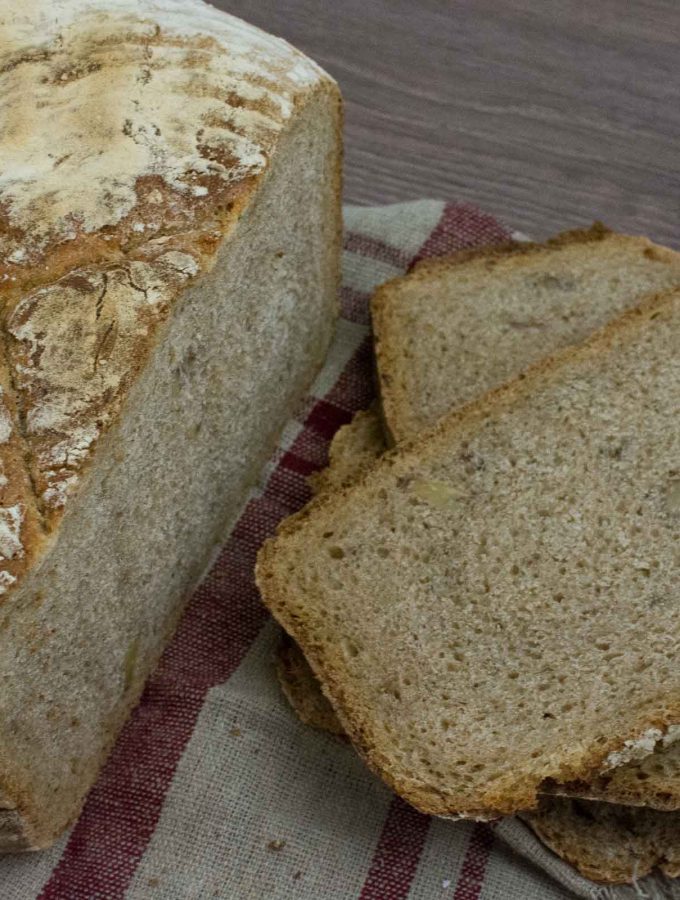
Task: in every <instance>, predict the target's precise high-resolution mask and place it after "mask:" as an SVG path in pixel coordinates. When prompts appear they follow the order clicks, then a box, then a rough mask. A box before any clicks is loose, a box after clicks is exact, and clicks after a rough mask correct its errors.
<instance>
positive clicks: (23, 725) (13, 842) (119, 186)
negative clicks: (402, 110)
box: [0, 0, 341, 850]
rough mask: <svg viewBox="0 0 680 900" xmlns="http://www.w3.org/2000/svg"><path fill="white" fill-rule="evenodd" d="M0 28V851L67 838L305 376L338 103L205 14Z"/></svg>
mask: <svg viewBox="0 0 680 900" xmlns="http://www.w3.org/2000/svg"><path fill="white" fill-rule="evenodd" d="M6 7H7V8H3V13H2V17H1V18H2V31H3V42H2V45H1V47H0V98H1V101H2V109H3V128H2V132H1V133H0V156H1V157H2V160H3V164H2V168H1V171H0V295H1V297H2V320H1V322H0V328H1V329H2V340H0V388H1V389H2V395H1V397H0V401H1V404H2V405H1V408H0V461H1V462H2V466H3V471H2V473H0V592H3V594H4V596H3V606H2V609H1V610H0V678H1V680H2V684H3V690H2V698H1V700H0V735H1V737H0V806H1V807H2V810H1V811H0V850H15V849H21V848H27V847H31V848H32V847H40V846H44V845H46V844H48V843H49V842H50V841H51V840H52V839H53V838H54V837H56V836H57V835H58V834H59V833H60V832H61V831H62V829H64V828H65V827H66V826H67V825H68V824H69V823H70V822H72V821H73V820H74V818H75V817H76V815H77V814H78V811H79V809H80V807H81V805H82V802H83V799H84V796H85V794H86V791H87V790H88V788H89V787H90V785H91V784H92V782H93V781H94V779H95V777H96V776H97V773H98V771H99V768H100V766H101V764H102V763H103V761H104V759H105V758H106V755H107V753H108V751H109V749H110V748H111V746H112V743H113V741H114V739H115V737H116V735H117V733H118V731H119V729H120V728H121V726H122V724H123V722H124V721H125V718H126V716H127V715H128V713H129V711H130V709H131V708H132V707H133V706H134V705H135V704H136V702H137V700H138V698H139V696H140V693H141V690H142V687H143V684H144V681H145V679H146V678H147V676H148V674H149V672H150V671H151V669H152V668H153V666H154V665H155V663H156V662H157V660H158V658H159V655H160V653H161V652H162V650H163V647H164V646H165V643H166V642H167V640H168V638H169V637H170V635H171V634H172V631H173V629H174V627H175V625H176V623H177V621H178V618H179V616H180V614H181V611H182V609H183V606H184V604H185V601H186V599H187V597H188V596H189V595H190V592H191V589H192V587H193V586H194V585H195V583H196V581H197V579H198V578H199V577H200V576H201V575H202V573H203V572H204V571H205V568H206V566H207V565H208V564H209V563H210V561H211V560H212V559H213V558H214V555H215V553H216V551H217V549H218V547H219V546H220V544H221V543H222V541H223V540H224V538H225V537H226V534H227V532H228V529H229V527H230V526H231V525H232V524H233V523H234V522H235V520H236V517H237V516H238V514H239V511H240V509H241V508H242V506H243V504H244V502H245V500H246V498H247V496H248V492H249V490H250V489H251V488H252V486H253V485H254V484H256V482H257V480H258V477H259V472H260V470H261V467H262V464H263V463H264V461H265V460H266V458H267V457H268V455H269V453H270V452H271V450H272V448H273V446H274V443H275V441H276V437H277V434H278V432H279V431H280V429H281V427H282V426H283V424H284V423H285V421H286V420H287V418H288V417H289V414H290V411H291V409H292V408H293V406H294V404H297V403H298V402H299V399H300V397H301V395H302V393H303V392H304V390H305V389H306V388H307V386H308V384H309V383H310V381H311V379H312V378H313V376H314V374H315V372H316V371H317V369H318V367H319V365H320V363H321V362H322V360H323V358H324V355H325V351H326V348H327V346H328V343H329V339H330V335H331V333H332V330H333V320H334V315H335V310H336V303H337V286H338V272H339V247H340V224H341V223H340V197H339V193H340V154H341V148H340V118H341V110H340V97H339V93H338V90H337V86H336V85H335V83H334V82H333V81H332V79H330V78H329V77H328V76H327V75H325V74H324V73H323V72H322V71H321V70H320V69H319V68H318V67H317V66H316V65H315V64H314V63H312V62H311V61H309V60H307V59H306V58H305V57H304V56H303V55H302V54H301V53H299V52H298V51H296V50H294V49H293V48H292V47H290V46H289V45H288V44H287V43H285V42H284V41H280V40H278V39H276V38H273V37H270V36H268V35H266V34H264V33H263V32H261V31H259V30H258V29H256V28H253V27H251V26H249V25H247V24H245V23H243V22H240V21H239V20H238V19H235V18H233V17H231V16H228V15H226V14H224V13H222V12H220V11H219V10H217V9H215V8H214V7H212V6H209V5H208V4H205V3H202V2H199V0H162V2H156V0H136V2H134V3H132V2H130V0H123V2H114V0H67V2H60V3H57V4H55V3H53V2H51V0H34V2H32V3H30V4H24V5H21V4H8V5H7V4H6Z"/></svg>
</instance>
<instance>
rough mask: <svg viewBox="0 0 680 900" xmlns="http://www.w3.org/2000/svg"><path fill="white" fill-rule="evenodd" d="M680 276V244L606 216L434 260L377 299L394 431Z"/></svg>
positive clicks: (381, 363)
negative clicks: (619, 229)
mask: <svg viewBox="0 0 680 900" xmlns="http://www.w3.org/2000/svg"><path fill="white" fill-rule="evenodd" d="M678 285H680V254H678V253H676V252H674V251H672V250H669V249H667V248H665V247H658V246H656V245H654V244H652V243H650V241H648V240H646V239H645V238H640V237H628V236H626V235H622V234H615V233H613V232H611V231H608V230H607V229H606V228H605V227H604V226H602V225H599V224H595V225H594V226H593V227H592V228H590V229H588V230H585V231H571V232H566V233H565V234H562V235H559V236H558V237H556V238H553V239H552V240H550V241H548V242H547V243H545V244H519V243H515V244H508V245H505V246H502V247H500V248H493V247H492V248H488V249H486V250H481V251H479V250H478V251H467V252H463V253H459V254H457V255H455V256H452V257H450V258H448V259H435V260H424V261H423V262H421V263H420V264H419V265H418V266H416V268H415V269H414V270H413V271H412V272H411V273H409V274H408V275H405V276H403V277H401V278H396V279H394V280H393V281H389V282H387V283H386V284H385V285H383V286H382V287H380V288H379V289H378V290H377V292H376V293H375V296H374V298H373V301H372V311H373V328H374V332H375V339H376V356H377V361H378V373H379V381H380V394H381V399H382V404H383V411H384V416H385V421H386V424H387V427H388V429H389V431H390V432H391V435H392V438H393V439H394V441H396V442H399V441H401V440H404V439H405V438H409V437H413V436H414V435H417V434H419V433H420V432H422V431H423V430H424V429H425V428H427V427H429V426H431V425H434V423H435V422H436V421H437V420H438V419H439V418H440V417H441V416H442V415H444V413H447V412H449V411H450V410H451V409H454V408H456V407H459V406H461V405H463V404H465V403H467V402H469V401H471V400H474V399H476V398H477V397H479V396H481V395H482V394H483V393H485V392H486V391H487V390H489V389H491V388H494V387H497V386H498V385H500V384H503V383H504V382H505V381H507V380H508V379H509V378H512V377H514V376H515V375H516V374H518V372H520V371H521V370H522V369H524V368H526V366H528V365H529V364H531V363H533V362H535V361H537V360H539V359H541V358H543V357H545V356H546V355H548V354H550V353H553V352H554V351H556V350H557V349H559V348H561V347H565V346H568V345H570V344H575V343H578V342H579V341H581V340H583V339H584V338H586V337H587V336H588V335H589V334H591V333H592V332H593V331H594V330H595V329H596V328H598V327H600V326H601V325H604V324H605V323H606V322H607V321H609V320H610V319H612V318H614V317H615V316H616V315H618V314H620V313H622V312H624V311H625V310H626V309H628V308H630V307H631V306H634V305H635V304H636V303H637V302H638V301H639V300H640V299H641V298H642V297H644V296H645V295H647V294H650V293H655V292H658V291H662V290H666V289H669V288H672V287H676V286H678ZM490 347H492V348H493V351H492V352H490V351H489V348H490Z"/></svg>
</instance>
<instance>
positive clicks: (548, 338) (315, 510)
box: [257, 225, 680, 882]
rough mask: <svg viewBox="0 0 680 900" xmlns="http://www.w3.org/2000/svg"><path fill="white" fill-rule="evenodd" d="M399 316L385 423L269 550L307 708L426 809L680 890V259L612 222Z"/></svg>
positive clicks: (611, 872) (424, 269)
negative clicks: (507, 818) (510, 818)
mask: <svg viewBox="0 0 680 900" xmlns="http://www.w3.org/2000/svg"><path fill="white" fill-rule="evenodd" d="M372 314H373V326H374V334H375V349H376V358H377V369H378V379H379V388H380V403H379V407H376V408H375V409H372V410H369V411H366V412H363V413H360V414H359V415H358V416H357V417H356V418H355V420H354V421H353V422H352V423H351V424H350V425H348V426H346V427H345V428H343V429H341V430H340V432H339V433H338V434H337V436H336V438H335V440H334V442H333V444H332V447H331V452H330V465H329V467H328V469H326V470H325V471H324V472H322V473H320V474H318V475H317V476H316V477H315V479H314V483H313V486H314V489H315V495H316V496H315V498H314V499H313V500H312V502H311V503H310V504H309V505H308V506H307V507H306V508H305V509H304V510H302V511H301V512H300V513H298V514H297V515H295V516H293V517H291V518H290V519H288V520H287V521H286V522H284V523H283V525H282V526H281V527H280V529H279V531H278V534H277V536H276V537H275V538H274V539H272V540H271V541H269V542H268V543H267V544H265V546H264V548H263V549H262V551H261V553H260V557H259V561H258V571H257V578H258V584H259V587H260V590H261V593H262V596H263V599H264V601H265V603H266V604H267V605H268V607H269V608H270V609H271V610H272V612H273V613H274V615H275V617H276V618H277V619H278V620H279V621H280V623H281V624H282V625H283V627H284V628H285V630H286V632H287V634H288V636H289V637H288V638H287V639H286V641H285V642H284V644H283V646H282V648H281V651H280V658H279V672H280V676H281V680H282V684H283V687H284V691H285V692H286V695H287V696H288V698H289V699H290V701H291V702H292V704H293V706H294V707H295V708H296V710H297V711H298V714H299V715H300V717H301V718H302V719H303V720H304V721H306V722H308V723H310V724H312V725H316V726H318V727H321V728H325V729H327V730H329V731H333V732H336V733H341V732H342V733H345V734H346V735H347V737H348V738H349V740H351V742H352V743H353V745H354V746H355V748H356V749H357V751H358V752H359V753H360V754H361V756H362V757H363V758H364V759H365V760H366V762H367V763H368V765H369V766H370V767H371V768H372V769H373V770H374V771H375V772H376V773H377V774H378V775H380V776H381V777H382V778H383V779H384V780H385V782H387V784H389V785H390V786H391V787H392V788H393V789H394V790H395V791H396V792H397V793H399V794H400V795H401V796H402V797H404V798H405V799H406V800H407V801H409V802H410V803H412V804H413V805H414V806H416V807H417V808H418V809H420V810H422V811H423V812H426V813H432V814H435V815H439V816H444V817H451V818H458V817H465V818H475V819H493V818H495V817H498V816H501V815H514V814H519V815H521V816H522V817H523V818H524V819H525V821H526V822H528V823H529V825H530V826H531V827H532V828H533V829H534V830H535V831H536V832H537V834H538V835H539V836H540V837H541V838H542V839H543V840H544V841H545V842H546V843H547V844H548V846H550V847H551V848H552V849H553V850H554V851H555V852H556V853H558V854H559V855H560V856H562V857H563V858H565V859H567V860H569V861H570V862H572V863H573V864H574V865H576V866H577V867H578V868H579V869H580V870H581V872H583V873H584V874H585V875H587V876H590V877H592V878H594V879H596V880H600V881H605V882H623V881H629V880H631V879H632V878H634V877H639V876H641V875H643V874H645V873H646V872H648V871H649V870H650V869H652V868H654V867H657V866H658V867H660V868H661V869H662V870H663V871H664V872H665V873H666V874H668V875H671V876H673V875H677V874H680V812H675V810H678V809H680V741H678V742H677V743H676V742H675V741H676V740H677V739H678V738H680V667H678V666H677V657H678V651H679V649H680V618H679V616H678V611H679V607H680V592H679V591H678V578H677V575H678V567H679V563H680V546H679V542H678V538H679V537H680V419H679V416H678V414H679V412H680V254H678V253H675V252H673V251H671V250H669V249H666V248H663V247H659V246H656V245H654V244H652V243H651V242H649V241H648V240H646V239H644V238H637V237H628V236H625V235H620V234H616V233H613V232H610V231H608V230H607V229H606V228H604V227H602V226H600V225H595V226H593V227H592V228H591V229H588V230H585V231H579V232H570V233H566V234H563V235H560V236H558V237H557V238H555V239H553V240H551V241H548V242H547V243H545V244H523V243H521V244H511V245H508V246H502V247H496V248H490V249H488V250H483V251H479V252H473V253H464V254H459V255H457V256H454V257H451V258H447V259H441V260H436V261H425V262H423V263H421V264H420V265H418V266H416V268H415V269H414V270H413V271H412V272H411V273H409V274H408V275H407V276H405V277H403V278H398V279H396V280H394V281H391V282H389V283H387V284H386V285H384V286H382V287H381V288H380V289H379V290H378V291H377V292H376V294H375V296H374V298H373V302H372Z"/></svg>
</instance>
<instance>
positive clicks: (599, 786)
mask: <svg viewBox="0 0 680 900" xmlns="http://www.w3.org/2000/svg"><path fill="white" fill-rule="evenodd" d="M381 428H382V425H381V419H380V415H379V413H378V411H377V410H376V409H375V408H373V409H369V410H365V411H362V412H359V413H357V415H356V416H355V417H354V418H353V420H352V422H351V423H350V424H349V425H345V426H343V427H342V428H341V429H339V431H338V432H337V434H336V435H335V437H334V438H333V441H332V443H331V448H330V454H329V456H330V463H329V466H328V468H327V469H324V470H323V471H322V472H320V473H318V475H317V476H316V477H315V478H314V480H313V484H314V485H315V487H316V488H317V491H316V492H317V493H322V492H323V490H325V489H333V488H338V487H341V486H343V485H345V486H346V485H349V484H351V483H352V482H353V481H356V480H357V479H358V478H359V477H360V476H361V475H362V474H363V473H364V472H366V471H367V470H368V469H369V468H370V466H371V465H373V464H374V463H375V461H376V460H377V459H378V458H379V457H380V456H381V455H382V453H384V452H385V451H386V449H387V447H386V444H385V439H384V437H383V434H382V430H381ZM277 674H278V677H279V681H280V682H281V686H282V688H283V691H284V693H285V695H286V697H287V698H288V701H289V702H290V704H291V706H292V707H293V709H294V710H295V712H296V713H297V715H298V716H299V718H300V719H301V720H302V721H303V722H305V723H306V724H308V725H311V726H312V727H314V728H318V729H321V730H322V731H323V730H327V731H330V732H332V733H334V734H338V733H340V732H341V731H342V729H341V726H340V725H339V723H338V720H337V716H336V715H335V712H334V710H333V707H332V705H331V703H330V701H329V700H328V699H327V698H326V697H325V695H324V694H323V691H322V688H321V685H320V684H319V681H318V679H317V678H316V676H315V675H314V673H313V671H312V669H311V667H310V665H309V663H308V662H307V660H306V659H305V656H304V654H303V653H302V651H301V650H300V648H299V647H298V646H297V644H296V643H295V642H294V641H292V640H291V639H290V637H289V636H288V635H286V634H285V633H284V635H283V638H282V642H281V646H280V649H279V651H278V665H277ZM541 792H542V793H545V794H549V795H557V796H574V797H580V798H586V799H591V800H603V801H607V802H608V803H610V804H624V805H630V806H649V807H651V808H653V809H658V810H677V809H680V741H676V742H675V743H673V742H670V743H666V744H664V742H663V741H659V742H657V744H656V749H655V750H654V751H653V752H651V753H647V755H644V756H643V757H642V758H640V759H633V760H632V761H630V762H627V763H624V764H622V765H619V766H617V767H615V768H613V769H610V770H609V771H608V772H607V773H606V774H605V775H601V776H599V777H597V778H595V779H593V780H592V781H591V782H590V783H588V784H586V783H582V782H580V783H579V782H574V783H572V784H566V785H565V784H559V783H556V782H552V783H550V782H548V783H546V784H544V785H542V786H541Z"/></svg>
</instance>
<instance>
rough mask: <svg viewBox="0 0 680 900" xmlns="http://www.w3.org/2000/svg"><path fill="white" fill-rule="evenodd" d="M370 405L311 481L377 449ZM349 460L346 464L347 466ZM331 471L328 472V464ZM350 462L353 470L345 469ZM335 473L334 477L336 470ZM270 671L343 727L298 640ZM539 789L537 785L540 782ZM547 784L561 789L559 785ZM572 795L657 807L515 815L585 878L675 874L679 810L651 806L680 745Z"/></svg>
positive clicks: (674, 797) (671, 791)
mask: <svg viewBox="0 0 680 900" xmlns="http://www.w3.org/2000/svg"><path fill="white" fill-rule="evenodd" d="M380 429H381V421H380V417H379V414H378V412H377V411H376V410H374V409H372V410H366V411H364V412H360V413H357V415H356V416H355V417H354V419H353V420H352V422H351V423H350V424H349V425H345V426H343V428H341V429H340V430H339V431H338V432H337V434H336V436H335V437H334V439H333V441H332V443H331V448H330V464H329V468H328V469H325V470H324V471H323V472H322V473H320V474H321V475H325V476H326V477H323V478H318V477H317V478H316V479H315V480H314V484H315V485H317V486H318V489H319V492H320V491H321V490H323V489H324V487H325V486H327V485H335V486H341V485H342V484H349V483H351V480H353V479H354V480H356V479H357V478H358V477H359V476H360V475H361V474H362V472H364V471H365V470H366V469H367V468H369V467H370V465H372V464H373V462H374V461H375V459H376V458H377V457H378V456H380V455H381V452H384V451H385V449H386V447H385V441H384V438H382V433H381V430H380ZM352 460H354V467H353V466H352ZM336 466H337V467H338V473H333V469H334V467H336ZM353 468H354V471H353ZM340 472H342V477H336V474H337V476H339V474H340ZM277 675H278V678H279V681H280V683H281V686H282V689H283V692H284V694H285V696H286V698H287V699H288V701H289V703H290V704H291V706H292V708H293V710H294V711H295V713H296V714H297V716H298V717H299V718H300V720H301V721H302V722H304V723H305V724H306V725H309V726H311V727H313V728H317V729H319V730H321V731H327V732H329V733H331V734H335V735H338V736H342V735H344V730H343V728H342V725H341V724H340V722H339V720H338V717H337V716H336V714H335V711H334V709H333V707H332V705H331V703H330V701H329V700H328V699H327V698H326V696H325V695H324V693H323V691H322V689H321V685H320V684H319V681H318V680H317V678H316V676H315V675H314V672H313V671H312V668H311V666H310V665H309V663H308V662H307V660H306V659H305V657H304V654H303V653H302V651H301V650H300V648H299V646H298V645H297V644H296V643H295V642H294V641H293V640H292V638H291V637H290V636H289V635H287V634H286V633H285V632H283V634H282V640H281V644H280V646H279V648H278V651H277ZM543 789H544V790H545V786H544V787H543ZM553 790H555V791H558V792H559V791H562V792H565V790H566V789H565V786H564V785H553ZM571 790H572V791H573V792H574V793H575V794H576V795H577V796H581V797H583V796H587V795H588V794H590V795H591V796H600V797H605V798H606V797H607V796H617V795H618V796H620V797H621V798H622V799H623V801H624V802H627V803H632V804H634V805H638V804H644V803H645V802H647V801H649V802H650V803H651V804H652V805H653V806H655V807H657V809H635V808H634V807H631V806H618V805H615V804H613V803H606V802H592V801H588V800H583V799H581V800H578V799H573V800H570V799H567V798H566V797H553V798H550V797H543V798H542V799H541V801H540V803H539V807H538V809H537V810H536V811H535V812H531V813H523V814H521V815H522V818H523V819H524V821H525V822H526V824H527V825H529V826H530V827H531V828H532V829H533V830H534V831H535V832H536V834H537V835H538V836H539V837H540V838H541V840H543V841H544V842H545V843H546V844H547V846H548V847H550V848H551V849H552V850H553V851H554V852H555V853H556V854H558V856H560V857H561V858H562V859H564V860H565V861H567V862H569V863H570V864H571V865H573V866H574V867H575V868H576V869H578V870H579V871H580V872H581V873H582V874H583V875H584V876H585V877H586V878H591V879H593V880H595V881H599V882H605V883H610V884H619V883H629V882H631V881H634V880H636V879H638V878H642V877H644V876H645V875H647V874H648V873H649V872H651V871H652V870H654V869H656V868H658V869H660V870H661V871H662V872H663V873H664V874H666V875H668V876H669V877H676V876H677V875H680V814H678V813H675V814H673V813H669V812H659V811H658V808H661V809H663V808H664V807H668V808H669V809H673V808H676V807H677V806H678V797H680V743H675V744H671V745H670V746H668V747H661V748H660V749H657V750H656V751H655V752H653V753H651V754H649V755H648V756H646V757H645V758H643V759H640V760H637V761H633V762H629V763H627V764H624V765H622V766H619V767H618V768H616V769H613V770H612V771H611V774H610V776H609V777H608V778H601V779H598V780H597V781H596V782H595V783H591V784H590V785H583V784H582V785H573V786H572V788H571Z"/></svg>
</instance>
